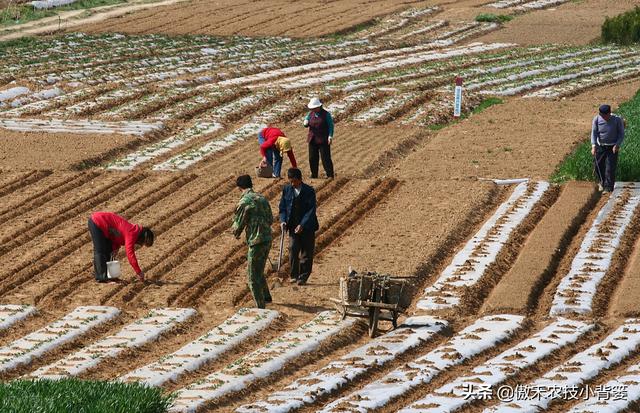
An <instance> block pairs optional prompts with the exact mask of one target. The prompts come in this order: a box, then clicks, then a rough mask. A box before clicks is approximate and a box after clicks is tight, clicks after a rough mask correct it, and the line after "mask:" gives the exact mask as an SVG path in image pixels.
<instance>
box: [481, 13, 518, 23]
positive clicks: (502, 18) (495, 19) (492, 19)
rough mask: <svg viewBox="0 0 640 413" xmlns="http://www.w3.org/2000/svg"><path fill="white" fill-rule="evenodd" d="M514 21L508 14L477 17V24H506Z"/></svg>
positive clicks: (483, 14)
mask: <svg viewBox="0 0 640 413" xmlns="http://www.w3.org/2000/svg"><path fill="white" fill-rule="evenodd" d="M511 20H513V16H509V15H508V14H493V13H480V14H478V15H477V16H476V21H477V22H488V23H504V22H508V21H511Z"/></svg>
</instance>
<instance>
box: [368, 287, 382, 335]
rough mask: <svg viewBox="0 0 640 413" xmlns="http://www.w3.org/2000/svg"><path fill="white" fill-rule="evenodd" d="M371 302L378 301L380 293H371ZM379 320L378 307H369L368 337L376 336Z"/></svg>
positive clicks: (376, 291)
mask: <svg viewBox="0 0 640 413" xmlns="http://www.w3.org/2000/svg"><path fill="white" fill-rule="evenodd" d="M372 301H373V302H376V303H377V302H379V301H380V293H379V292H378V290H375V291H374V293H373V300H372ZM379 318H380V307H369V337H371V338H373V337H375V336H376V331H377V330H378V319H379Z"/></svg>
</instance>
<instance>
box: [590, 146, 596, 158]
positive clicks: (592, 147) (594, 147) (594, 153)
mask: <svg viewBox="0 0 640 413" xmlns="http://www.w3.org/2000/svg"><path fill="white" fill-rule="evenodd" d="M591 155H593V156H596V146H595V145H591Z"/></svg>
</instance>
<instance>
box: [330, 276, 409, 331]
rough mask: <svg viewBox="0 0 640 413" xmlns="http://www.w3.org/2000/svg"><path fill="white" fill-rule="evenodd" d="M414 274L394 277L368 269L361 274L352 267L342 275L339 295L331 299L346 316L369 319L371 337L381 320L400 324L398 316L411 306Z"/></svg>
mask: <svg viewBox="0 0 640 413" xmlns="http://www.w3.org/2000/svg"><path fill="white" fill-rule="evenodd" d="M413 278H414V277H393V276H390V275H386V274H378V273H375V272H366V273H362V274H358V273H357V272H356V271H352V270H351V268H349V274H348V275H347V276H346V277H341V278H340V298H338V299H336V298H332V299H331V301H333V302H334V303H335V305H336V308H337V309H338V312H339V313H340V314H341V315H342V318H343V319H344V318H345V317H347V316H352V317H364V318H368V319H369V336H371V337H374V336H375V335H376V331H377V329H378V321H379V320H386V321H391V322H392V323H393V328H396V327H397V326H398V316H399V315H400V314H401V313H403V312H404V311H405V310H406V309H407V308H408V307H409V306H410V305H411V297H412V296H413V288H414V284H413V283H412V282H411V279H413Z"/></svg>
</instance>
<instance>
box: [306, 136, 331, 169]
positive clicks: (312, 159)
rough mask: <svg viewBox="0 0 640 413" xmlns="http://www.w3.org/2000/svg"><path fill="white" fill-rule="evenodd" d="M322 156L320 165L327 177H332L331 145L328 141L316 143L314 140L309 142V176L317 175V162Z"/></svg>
mask: <svg viewBox="0 0 640 413" xmlns="http://www.w3.org/2000/svg"><path fill="white" fill-rule="evenodd" d="M320 157H322V167H323V168H324V171H325V173H326V174H327V177H328V178H333V161H332V160H331V145H329V144H328V143H322V144H317V143H315V142H314V141H311V142H309V167H310V168H311V177H312V178H317V177H318V162H319V160H320V159H319V158H320Z"/></svg>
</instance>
